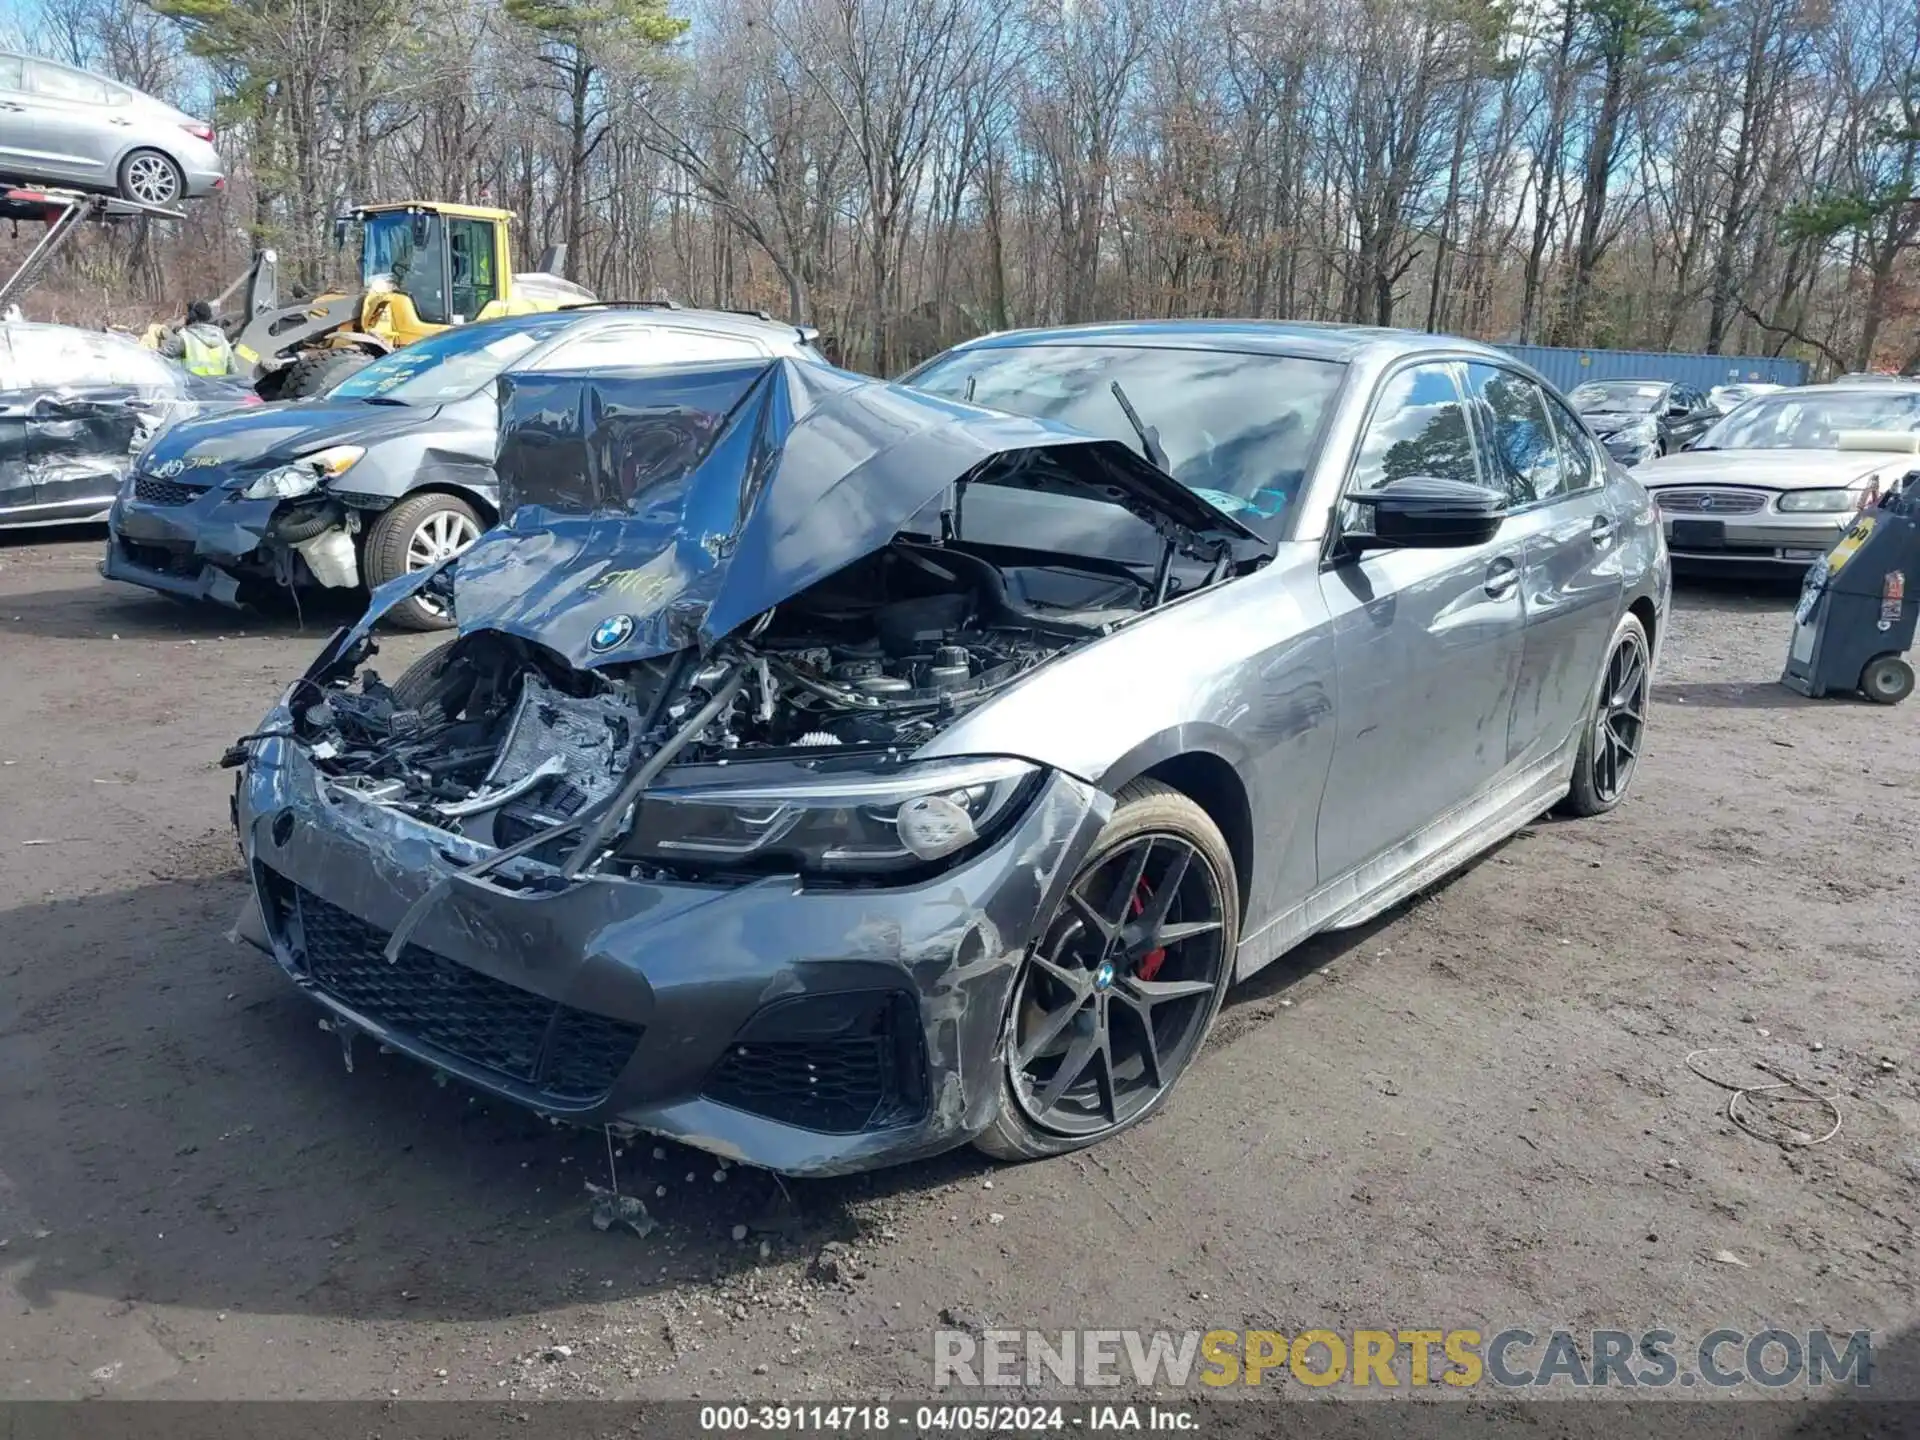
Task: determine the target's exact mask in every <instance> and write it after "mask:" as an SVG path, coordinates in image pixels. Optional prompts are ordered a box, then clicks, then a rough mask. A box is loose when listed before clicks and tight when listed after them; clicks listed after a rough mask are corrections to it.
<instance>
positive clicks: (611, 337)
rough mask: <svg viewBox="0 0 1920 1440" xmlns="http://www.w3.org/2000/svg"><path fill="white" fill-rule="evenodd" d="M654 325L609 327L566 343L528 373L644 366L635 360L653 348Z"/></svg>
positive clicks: (523, 367)
mask: <svg viewBox="0 0 1920 1440" xmlns="http://www.w3.org/2000/svg"><path fill="white" fill-rule="evenodd" d="M652 335H653V327H652V326H651V325H607V326H602V327H601V328H600V329H598V330H590V331H588V332H587V333H586V334H585V335H576V336H574V337H573V338H572V339H571V340H563V341H561V342H560V343H559V344H558V345H556V346H554V347H553V349H551V350H549V351H548V352H547V353H546V354H545V355H543V356H541V357H540V358H539V359H538V360H535V361H534V362H533V363H532V364H530V365H525V366H522V367H521V368H522V369H525V370H603V369H606V368H607V367H609V366H621V365H644V364H645V363H646V362H645V361H644V360H640V359H637V358H635V357H637V356H640V355H645V354H647V353H648V352H649V351H650V350H651V349H652V346H651V345H649V344H648V343H647V342H648V340H649V339H650V338H651V336H652Z"/></svg>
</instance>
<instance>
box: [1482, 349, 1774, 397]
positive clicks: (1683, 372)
mask: <svg viewBox="0 0 1920 1440" xmlns="http://www.w3.org/2000/svg"><path fill="white" fill-rule="evenodd" d="M1498 348H1499V349H1502V350H1504V351H1506V352H1507V353H1508V354H1509V355H1511V356H1513V357H1514V359H1516V360H1523V361H1525V362H1526V363H1527V364H1529V365H1531V366H1532V367H1533V368H1534V369H1536V370H1538V371H1539V372H1540V373H1541V374H1542V375H1544V376H1546V377H1547V379H1549V380H1551V381H1552V382H1553V383H1554V385H1555V386H1556V387H1557V388H1559V389H1561V390H1571V389H1573V387H1574V386H1576V385H1584V384H1586V383H1587V382H1588V381H1589V380H1668V381H1676V382H1678V383H1680V384H1682V385H1691V386H1693V387H1694V388H1695V389H1698V390H1711V389H1712V388H1713V387H1714V386H1716V385H1738V384H1741V383H1742V382H1745V381H1752V380H1763V381H1768V382H1770V383H1772V384H1775V385H1804V384H1806V383H1807V364H1806V362H1805V361H1804V360H1785V359H1780V358H1778V357H1776V356H1772V355H1690V354H1681V353H1674V352H1669V351H1665V350H1573V349H1563V348H1560V347H1558V346H1554V345H1502V346H1499V347H1498Z"/></svg>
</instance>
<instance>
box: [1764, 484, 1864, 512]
mask: <svg viewBox="0 0 1920 1440" xmlns="http://www.w3.org/2000/svg"><path fill="white" fill-rule="evenodd" d="M1860 500H1861V492H1860V491H1858V490H1789V491H1788V492H1787V493H1786V494H1784V495H1782V496H1781V497H1780V508H1781V509H1782V510H1784V511H1786V512H1787V513H1788V514H1790V515H1791V514H1805V513H1806V512H1808V511H1815V512H1817V513H1820V514H1834V513H1836V512H1839V511H1844V510H1857V509H1859V508H1860Z"/></svg>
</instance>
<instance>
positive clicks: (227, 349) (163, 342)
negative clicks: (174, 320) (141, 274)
mask: <svg viewBox="0 0 1920 1440" xmlns="http://www.w3.org/2000/svg"><path fill="white" fill-rule="evenodd" d="M160 353H161V354H162V355H165V356H166V357H167V358H168V359H169V360H178V361H179V362H180V363H181V364H183V365H185V366H186V367H187V369H188V371H190V372H191V373H192V374H195V375H231V374H233V372H234V364H233V346H232V345H231V344H229V343H228V341H227V337H226V332H224V331H223V330H221V328H220V327H219V326H218V325H216V324H214V323H213V307H212V306H211V305H209V304H207V302H206V301H204V300H196V301H194V302H193V303H192V304H191V305H189V306H188V307H187V323H186V324H184V325H182V326H181V327H180V328H179V329H178V330H173V331H169V332H168V333H167V334H165V335H162V336H161V337H160Z"/></svg>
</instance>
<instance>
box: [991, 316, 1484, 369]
mask: <svg viewBox="0 0 1920 1440" xmlns="http://www.w3.org/2000/svg"><path fill="white" fill-rule="evenodd" d="M1023 345H1135V346H1141V347H1161V348H1165V349H1170V350H1174V349H1178V350H1231V351H1238V352H1243V353H1247V354H1255V355H1285V356H1292V357H1294V358H1296V359H1305V360H1335V361H1351V360H1357V359H1359V358H1361V357H1363V356H1365V357H1367V358H1372V359H1387V358H1392V357H1394V356H1398V355H1419V354H1424V353H1428V352H1431V351H1446V352H1449V353H1453V354H1459V353H1462V352H1465V353H1467V354H1469V355H1484V356H1485V357H1486V358H1488V359H1489V360H1499V361H1502V362H1504V363H1507V364H1512V363H1514V357H1513V356H1511V355H1508V354H1507V353H1506V352H1505V351H1501V350H1496V349H1494V348H1493V347H1492V346H1491V345H1482V344H1480V343H1479V342H1478V341H1474V340H1462V339H1460V338H1459V337H1457V336H1453V335H1431V334H1428V333H1427V332H1426V331H1424V330H1396V329H1388V328H1386V327H1383V326H1377V325H1339V324H1332V323H1322V322H1319V321H1313V320H1121V321H1108V322H1096V323H1094V324H1089V325H1058V326H1052V327H1048V328H1043V329H1033V330H1002V331H997V332H995V333H994V334H991V335H983V336H981V337H980V338H979V339H977V340H969V341H966V342H964V343H963V344H961V345H958V346H956V347H955V348H956V349H960V350H981V349H1013V348H1017V347H1019V346H1023Z"/></svg>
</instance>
